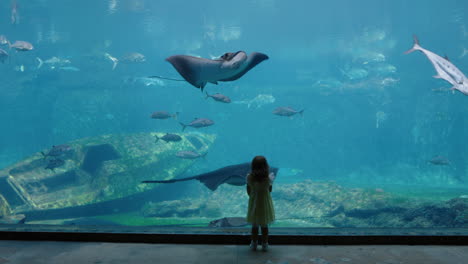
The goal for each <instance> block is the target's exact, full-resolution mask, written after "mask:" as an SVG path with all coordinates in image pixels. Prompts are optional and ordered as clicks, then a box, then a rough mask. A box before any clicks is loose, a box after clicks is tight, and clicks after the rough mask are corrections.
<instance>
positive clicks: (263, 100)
mask: <svg viewBox="0 0 468 264" xmlns="http://www.w3.org/2000/svg"><path fill="white" fill-rule="evenodd" d="M275 101H276V98H275V97H274V96H273V95H271V94H259V95H257V96H255V97H254V98H252V99H250V100H243V101H234V102H233V103H234V104H246V105H247V108H250V107H255V108H260V107H262V106H264V105H266V104H272V103H274V102H275Z"/></svg>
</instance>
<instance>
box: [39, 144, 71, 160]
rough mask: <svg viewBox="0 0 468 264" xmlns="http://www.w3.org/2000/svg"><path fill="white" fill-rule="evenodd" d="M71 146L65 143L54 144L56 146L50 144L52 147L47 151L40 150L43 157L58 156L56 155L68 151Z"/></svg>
mask: <svg viewBox="0 0 468 264" xmlns="http://www.w3.org/2000/svg"><path fill="white" fill-rule="evenodd" d="M71 150H72V148H71V147H70V146H69V145H67V144H62V145H56V146H52V148H51V149H50V150H49V151H48V152H47V153H44V152H42V151H41V153H42V155H43V156H44V158H47V157H58V156H61V155H63V154H65V153H67V152H69V151H71Z"/></svg>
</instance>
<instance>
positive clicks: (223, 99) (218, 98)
mask: <svg viewBox="0 0 468 264" xmlns="http://www.w3.org/2000/svg"><path fill="white" fill-rule="evenodd" d="M210 97H211V98H213V99H214V100H215V101H218V102H221V103H227V104H228V103H230V102H231V98H229V97H227V96H225V95H223V94H220V93H215V94H211V95H210V94H208V92H206V99H208V98H210Z"/></svg>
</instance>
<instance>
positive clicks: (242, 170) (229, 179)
mask: <svg viewBox="0 0 468 264" xmlns="http://www.w3.org/2000/svg"><path fill="white" fill-rule="evenodd" d="M250 166H251V164H250V162H246V163H241V164H235V165H229V166H226V167H223V168H220V169H217V170H214V171H210V172H206V173H202V174H199V175H196V176H192V177H187V178H181V179H172V180H163V181H154V180H148V181H142V183H174V182H180V181H190V180H198V181H200V182H201V183H203V184H204V185H205V186H206V187H207V188H208V189H210V190H211V191H216V189H217V188H218V187H219V186H220V185H221V184H229V185H234V186H243V185H245V184H246V183H247V175H248V174H249V173H250V171H251V167H250ZM270 173H272V174H273V175H272V177H275V176H276V174H277V173H278V168H275V167H272V166H270Z"/></svg>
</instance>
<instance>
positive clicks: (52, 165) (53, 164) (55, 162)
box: [44, 159, 65, 170]
mask: <svg viewBox="0 0 468 264" xmlns="http://www.w3.org/2000/svg"><path fill="white" fill-rule="evenodd" d="M63 164H65V161H64V160H62V159H50V160H49V163H48V164H47V166H46V167H45V168H44V169H49V170H54V169H56V168H58V167H62V166H63Z"/></svg>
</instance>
